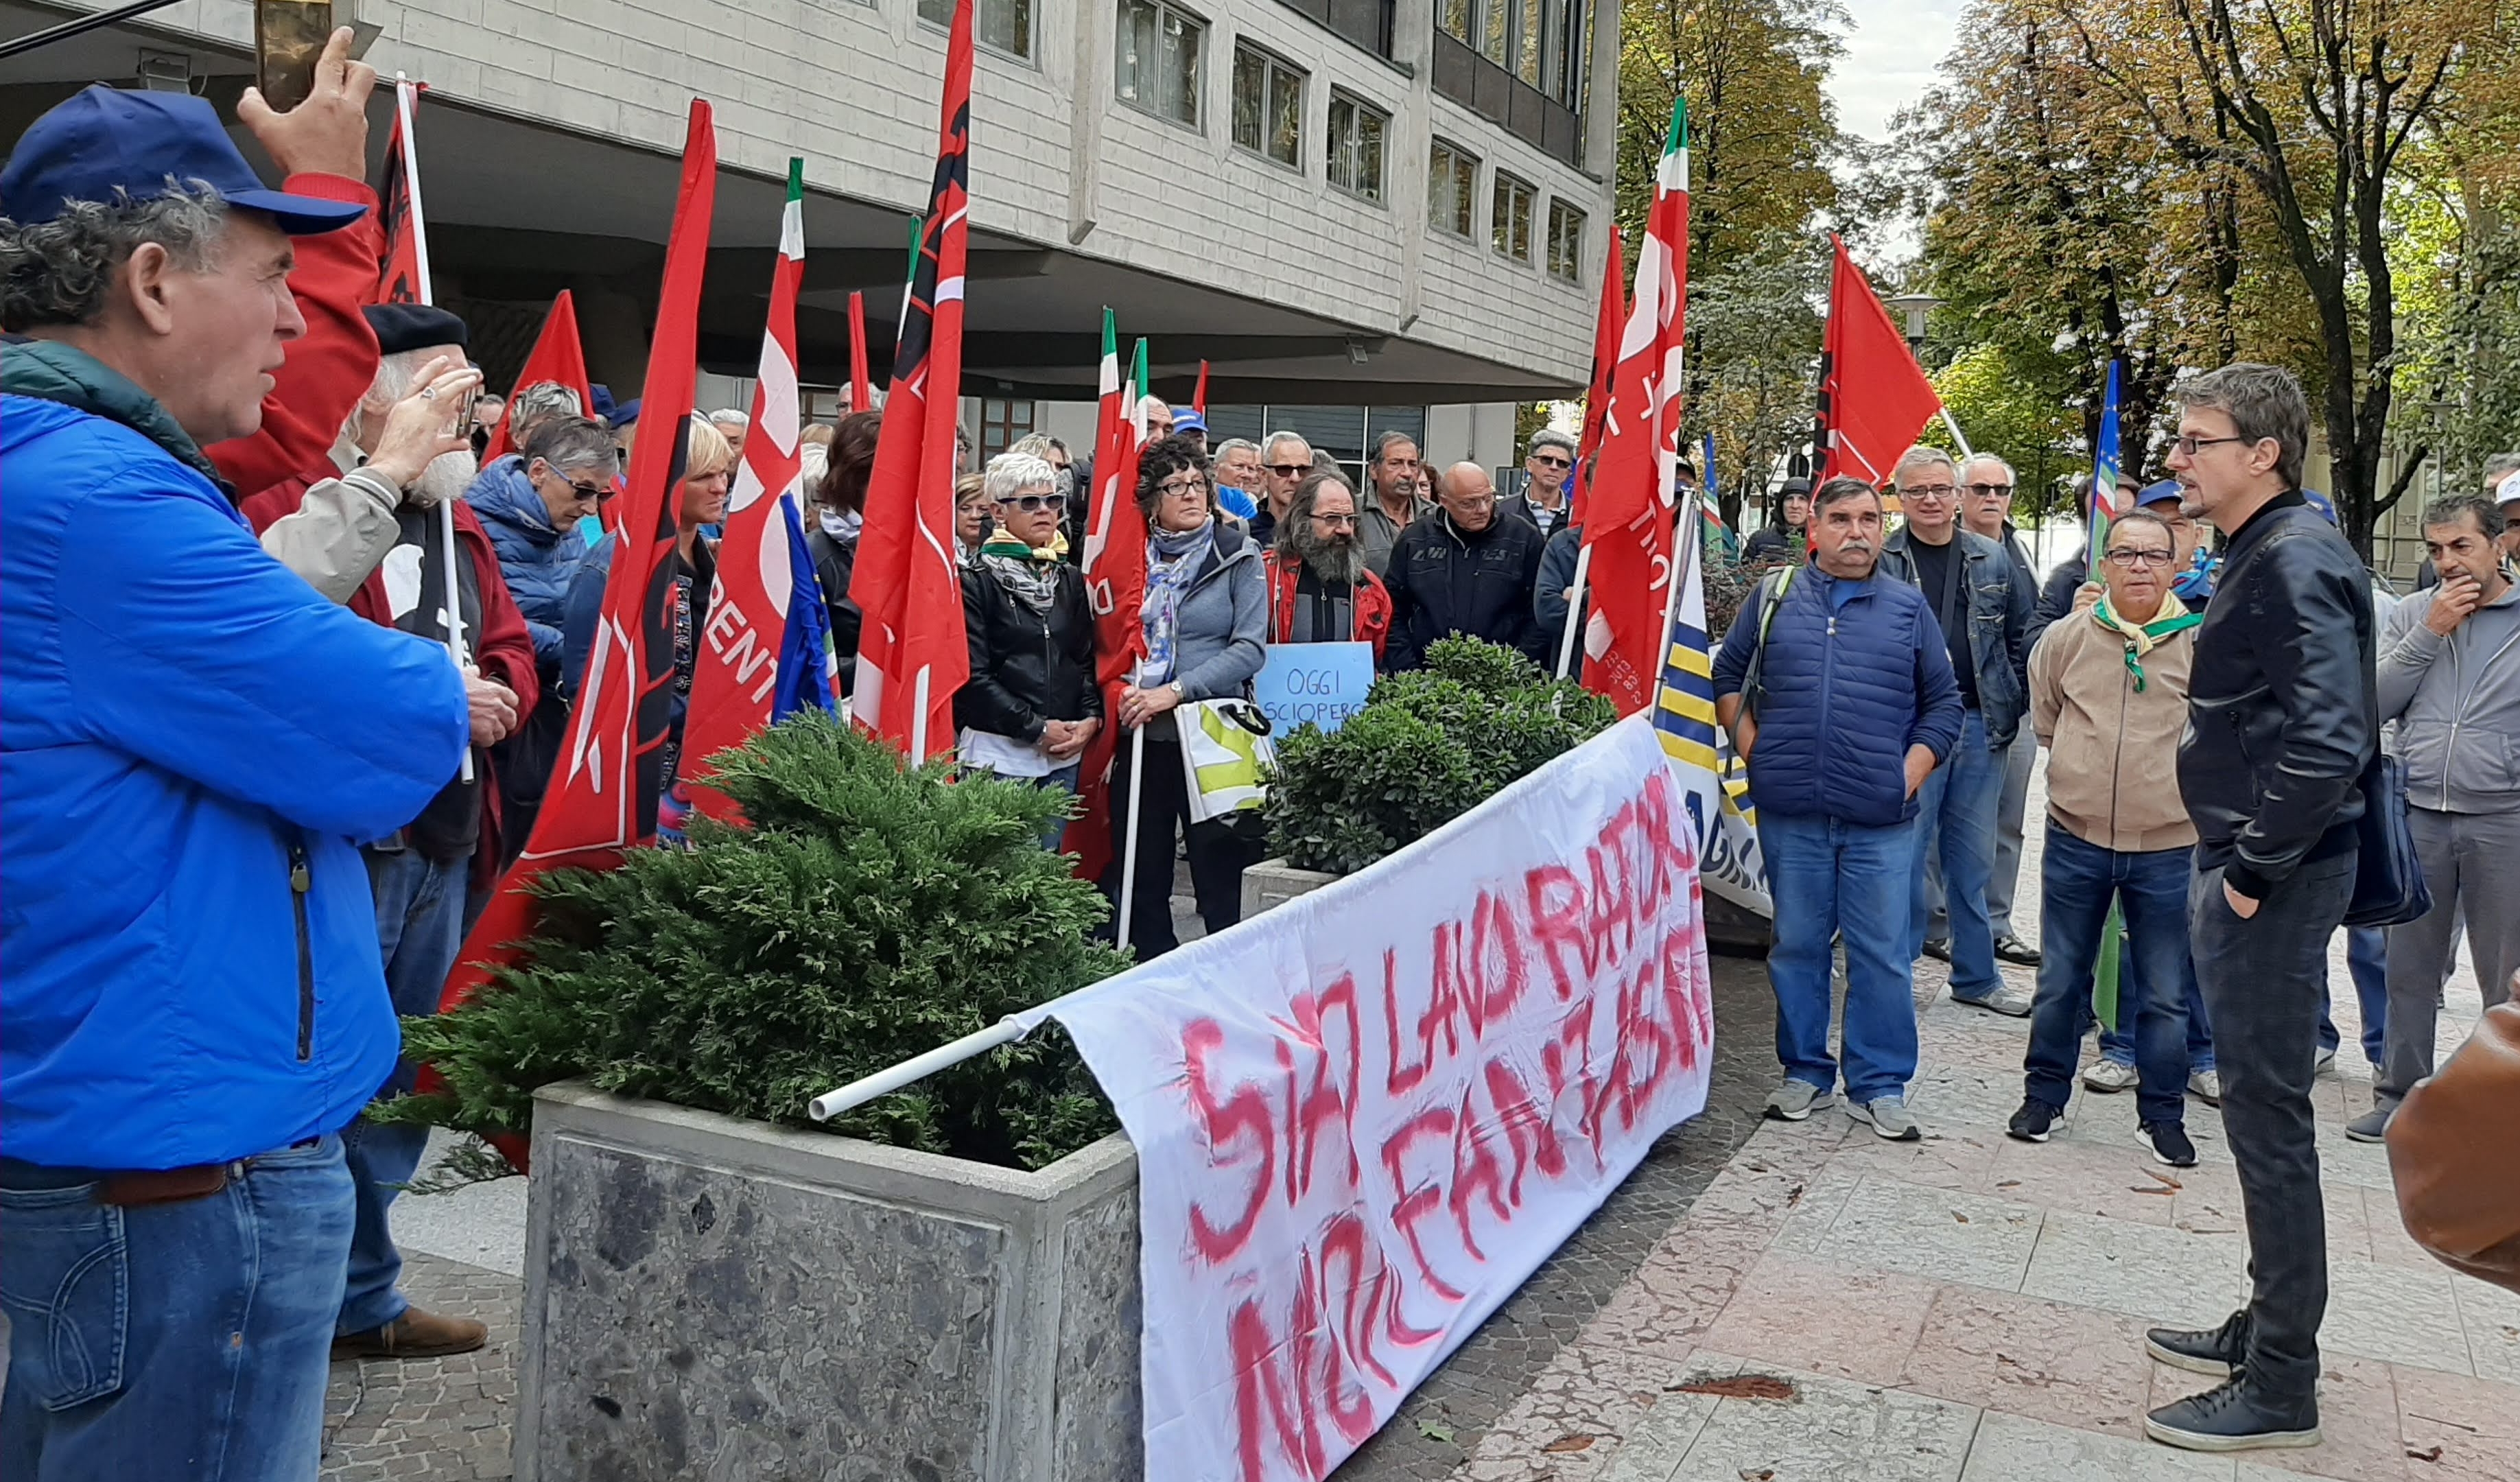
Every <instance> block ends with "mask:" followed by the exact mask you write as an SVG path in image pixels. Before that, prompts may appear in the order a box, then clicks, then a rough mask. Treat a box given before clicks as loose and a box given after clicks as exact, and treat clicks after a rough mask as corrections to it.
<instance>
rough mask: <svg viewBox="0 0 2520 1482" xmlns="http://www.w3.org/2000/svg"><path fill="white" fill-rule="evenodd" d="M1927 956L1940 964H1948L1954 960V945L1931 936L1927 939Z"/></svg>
mask: <svg viewBox="0 0 2520 1482" xmlns="http://www.w3.org/2000/svg"><path fill="white" fill-rule="evenodd" d="M1925 956H1927V957H1929V958H1932V959H1933V960H1934V961H1935V962H1938V963H1948V962H1950V961H1951V960H1952V944H1951V943H1950V942H1948V941H1942V940H1938V939H1936V938H1934V937H1930V936H1929V937H1927V938H1925Z"/></svg>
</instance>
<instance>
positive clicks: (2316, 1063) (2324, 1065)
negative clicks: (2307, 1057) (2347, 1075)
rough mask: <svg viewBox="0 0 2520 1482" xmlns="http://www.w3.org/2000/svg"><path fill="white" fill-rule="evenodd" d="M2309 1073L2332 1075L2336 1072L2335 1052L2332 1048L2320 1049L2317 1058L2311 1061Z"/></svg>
mask: <svg viewBox="0 0 2520 1482" xmlns="http://www.w3.org/2000/svg"><path fill="white" fill-rule="evenodd" d="M2310 1073H2311V1074H2312V1075H2334V1074H2335V1073H2336V1052H2335V1051H2333V1050H2322V1051H2320V1052H2319V1053H2318V1059H2316V1060H2313V1061H2311V1065H2310Z"/></svg>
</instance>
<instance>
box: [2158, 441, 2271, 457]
mask: <svg viewBox="0 0 2520 1482" xmlns="http://www.w3.org/2000/svg"><path fill="white" fill-rule="evenodd" d="M2253 440H2254V439H2252V438H2247V437H2174V438H2172V439H2170V446H2171V448H2172V450H2173V451H2176V452H2180V453H2184V454H2186V455H2187V456H2188V457H2190V458H2193V457H2195V456H2196V450H2197V449H2198V448H2210V447H2212V446H2214V444H2216V443H2218V442H2250V441H2253Z"/></svg>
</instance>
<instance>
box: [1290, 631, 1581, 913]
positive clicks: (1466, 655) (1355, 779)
mask: <svg viewBox="0 0 2520 1482" xmlns="http://www.w3.org/2000/svg"><path fill="white" fill-rule="evenodd" d="M1617 718H1618V715H1617V712H1616V711H1615V710H1613V709H1612V708H1611V705H1610V702H1609V701H1608V700H1605V699H1603V698H1601V697H1600V696H1598V695H1593V694H1590V693H1588V692H1587V691H1586V690H1585V689H1584V688H1583V687H1582V686H1580V685H1577V684H1575V683H1573V682H1572V681H1568V680H1557V681H1551V680H1548V679H1545V678H1543V677H1542V675H1541V673H1540V671H1539V670H1538V669H1537V668H1535V667H1534V666H1533V665H1532V663H1531V661H1530V660H1529V659H1527V658H1524V657H1523V656H1522V655H1521V654H1519V653H1517V652H1515V651H1513V650H1511V649H1508V648H1503V647H1501V646H1499V645H1496V644H1491V643H1485V642H1482V641H1480V640H1478V639H1474V638H1448V639H1446V640H1444V641H1443V642H1441V643H1438V644H1436V645H1434V646H1433V647H1432V648H1430V649H1428V650H1427V651H1426V667H1424V668H1423V669H1420V670H1418V671H1415V672H1413V673H1408V674H1392V675H1386V676H1384V677H1383V678H1382V679H1379V680H1377V681H1375V682H1374V686H1373V692H1372V693H1371V694H1369V695H1368V696H1366V705H1365V708H1364V709H1362V710H1359V711H1358V712H1357V713H1356V714H1354V715H1351V716H1349V717H1348V718H1347V721H1346V723H1345V724H1343V725H1341V726H1340V727H1339V729H1338V730H1337V731H1335V732H1328V733H1325V732H1324V731H1323V730H1322V729H1321V728H1320V727H1318V726H1314V725H1310V724H1307V725H1304V726H1300V727H1298V728H1296V730H1295V732H1294V734H1293V735H1291V736H1289V737H1287V738H1286V739H1285V741H1283V742H1281V743H1280V745H1279V747H1278V767H1277V772H1276V774H1275V776H1274V777H1273V779H1272V781H1271V785H1270V792H1269V809H1268V813H1269V842H1270V845H1271V847H1272V848H1273V849H1274V850H1275V851H1276V852H1277V853H1279V854H1281V855H1283V856H1284V857H1285V859H1286V861H1287V863H1289V864H1291V865H1293V866H1295V867H1296V868H1297V869H1301V870H1327V871H1329V872H1331V873H1333V874H1338V875H1350V874H1354V873H1355V872H1356V871H1359V870H1362V869H1364V868H1365V867H1366V866H1368V865H1371V864H1373V862H1374V861H1375V860H1378V859H1380V858H1382V857H1383V856H1384V855H1387V854H1390V853H1392V852H1393V851H1394V850H1397V849H1399V848H1401V847H1402V846H1404V845H1407V844H1411V843H1414V842H1416V841H1417V840H1418V839H1420V838H1423V837H1424V836H1426V835H1427V834H1428V833H1431V832H1433V831H1435V830H1437V829H1439V828H1441V827H1443V826H1444V825H1445V824H1447V823H1450V822H1451V821H1452V820H1454V819H1456V818H1459V817H1461V816H1462V815H1463V814H1464V813H1467V812H1468V811H1469V810H1470V809H1472V808H1473V807H1476V806H1477V805H1478V804H1479V803H1480V802H1482V801H1484V800H1485V799H1487V798H1488V797H1490V796H1492V795H1494V794H1495V793H1496V792H1497V791H1498V789H1500V788H1502V787H1504V786H1506V785H1507V784H1508V783H1510V782H1512V781H1513V780H1514V779H1516V778H1518V777H1522V776H1524V775H1526V774H1528V773H1531V772H1533V771H1536V770H1538V769H1539V768H1540V767H1541V766H1542V765H1544V764H1545V763H1547V762H1548V761H1549V760H1550V759H1551V758H1553V757H1556V756H1559V755H1562V754H1564V753H1565V752H1567V751H1569V750H1572V749H1573V748H1574V747H1576V746H1577V745H1580V744H1582V743H1583V742H1584V741H1588V740H1590V739H1591V738H1593V737H1595V736H1598V735H1599V734H1600V733H1601V732H1603V731H1605V730H1607V729H1608V728H1609V726H1610V724H1611V722H1613V721H1614V720H1616V719H1617Z"/></svg>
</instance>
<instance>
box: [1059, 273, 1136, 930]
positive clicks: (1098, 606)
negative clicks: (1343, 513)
mask: <svg viewBox="0 0 2520 1482" xmlns="http://www.w3.org/2000/svg"><path fill="white" fill-rule="evenodd" d="M1097 376H1098V380H1099V381H1100V382H1101V385H1102V417H1101V419H1100V420H1099V421H1098V422H1097V423H1096V425H1095V428H1094V488H1093V491H1092V494H1091V496H1090V498H1089V502H1088V504H1087V507H1086V516H1085V561H1084V568H1085V596H1086V598H1087V600H1088V601H1090V602H1091V603H1092V604H1093V605H1094V653H1095V662H1094V669H1095V678H1096V680H1097V681H1098V682H1099V683H1100V684H1101V685H1102V725H1100V726H1097V727H1096V728H1095V730H1094V736H1093V739H1092V740H1090V741H1087V742H1086V743H1085V752H1084V755H1083V756H1081V757H1080V758H1079V761H1080V763H1081V765H1080V766H1079V767H1078V768H1077V771H1076V791H1077V796H1078V798H1079V799H1080V801H1081V807H1080V809H1079V811H1078V813H1077V816H1076V818H1075V820H1074V821H1073V822H1072V823H1070V824H1069V825H1068V826H1067V833H1066V836H1065V839H1064V840H1063V842H1064V844H1065V846H1066V849H1067V852H1068V853H1070V854H1072V855H1074V856H1076V873H1077V874H1078V875H1079V876H1082V877H1084V878H1086V879H1089V880H1096V879H1101V878H1102V872H1103V871H1104V870H1105V869H1106V868H1108V867H1109V865H1110V863H1111V819H1110V814H1109V808H1110V790H1111V764H1112V762H1113V761H1114V760H1115V759H1117V757H1118V756H1119V740H1120V719H1119V717H1120V690H1121V688H1122V687H1123V686H1124V685H1126V684H1127V683H1128V682H1129V678H1130V676H1131V675H1132V674H1133V673H1134V672H1135V671H1136V669H1137V667H1138V660H1139V659H1140V658H1142V657H1144V656H1145V655H1146V651H1147V630H1146V626H1145V622H1144V619H1143V617H1142V615H1141V614H1142V609H1144V607H1145V606H1146V605H1147V516H1145V515H1144V514H1143V513H1142V512H1140V510H1139V509H1138V451H1139V448H1140V447H1141V446H1142V445H1143V444H1144V443H1145V442H1146V440H1147V414H1146V404H1147V342H1146V341H1145V340H1143V339H1141V340H1139V341H1138V358H1137V363H1136V365H1135V367H1134V369H1133V370H1132V371H1131V373H1130V377H1129V380H1128V382H1126V385H1125V387H1124V385H1123V383H1122V382H1121V380H1120V341H1119V336H1118V333H1117V327H1116V326H1115V325H1114V323H1113V321H1112V318H1111V311H1110V309H1108V308H1107V307H1106V308H1104V309H1103V310H1102V369H1101V370H1100V371H1099V372H1098V373H1097Z"/></svg>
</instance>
